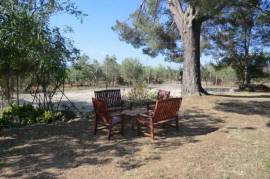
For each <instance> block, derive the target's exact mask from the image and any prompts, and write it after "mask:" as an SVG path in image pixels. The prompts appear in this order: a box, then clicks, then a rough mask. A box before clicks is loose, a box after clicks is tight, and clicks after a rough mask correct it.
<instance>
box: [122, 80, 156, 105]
mask: <svg viewBox="0 0 270 179" xmlns="http://www.w3.org/2000/svg"><path fill="white" fill-rule="evenodd" d="M155 98H156V92H151V91H150V90H149V89H148V88H146V86H145V85H143V84H137V85H136V86H134V87H133V88H132V89H131V90H130V92H129V93H128V94H127V99H128V100H130V101H132V104H134V105H140V104H144V103H146V102H148V101H151V100H152V99H155Z"/></svg>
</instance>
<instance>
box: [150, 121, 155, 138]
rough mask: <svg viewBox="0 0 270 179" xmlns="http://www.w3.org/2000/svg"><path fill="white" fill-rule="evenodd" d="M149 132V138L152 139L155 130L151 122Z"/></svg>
mask: <svg viewBox="0 0 270 179" xmlns="http://www.w3.org/2000/svg"><path fill="white" fill-rule="evenodd" d="M150 134H151V138H152V139H153V140H154V139H155V131H154V125H153V124H150Z"/></svg>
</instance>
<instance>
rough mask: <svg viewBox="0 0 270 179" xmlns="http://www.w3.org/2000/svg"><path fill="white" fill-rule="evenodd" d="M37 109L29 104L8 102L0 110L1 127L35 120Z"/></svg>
mask: <svg viewBox="0 0 270 179" xmlns="http://www.w3.org/2000/svg"><path fill="white" fill-rule="evenodd" d="M37 116H38V111H37V110H36V109H35V108H34V107H33V106H32V105H30V104H27V105H23V106H19V105H16V104H14V103H13V104H10V105H8V106H7V107H6V108H4V109H3V110H2V111H1V114H0V121H1V122H0V123H1V127H6V128H9V127H20V126H25V125H31V124H33V123H36V122H37Z"/></svg>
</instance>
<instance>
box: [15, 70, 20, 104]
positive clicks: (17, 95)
mask: <svg viewBox="0 0 270 179" xmlns="http://www.w3.org/2000/svg"><path fill="white" fill-rule="evenodd" d="M19 84H20V83H19V75H16V101H17V105H20V97H19V95H20V94H19V93H20V86H19Z"/></svg>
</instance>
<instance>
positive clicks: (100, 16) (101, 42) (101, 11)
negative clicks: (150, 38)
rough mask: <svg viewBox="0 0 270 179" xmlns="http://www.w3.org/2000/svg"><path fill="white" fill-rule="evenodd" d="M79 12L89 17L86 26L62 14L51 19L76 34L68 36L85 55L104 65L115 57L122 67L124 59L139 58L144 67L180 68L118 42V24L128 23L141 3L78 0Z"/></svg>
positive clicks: (85, 21) (114, 0) (137, 1)
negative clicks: (116, 23) (110, 57)
mask: <svg viewBox="0 0 270 179" xmlns="http://www.w3.org/2000/svg"><path fill="white" fill-rule="evenodd" d="M74 2H76V4H77V5H78V7H79V9H80V10H82V11H83V12H84V13H86V14H88V16H87V17H84V18H83V23H81V22H80V20H78V19H76V18H75V17H73V16H69V15H66V14H59V15H56V16H54V17H52V19H51V25H53V26H58V27H60V28H64V27H65V26H70V27H72V28H73V30H74V32H73V33H69V34H66V36H67V37H69V38H71V39H73V41H74V44H75V46H76V47H77V48H79V49H80V50H81V52H82V53H83V54H86V55H88V56H89V57H90V58H94V59H97V60H99V61H102V60H103V59H104V57H105V55H106V54H108V55H115V56H116V57H117V60H118V62H119V63H121V61H122V60H123V59H124V58H125V57H134V58H138V59H139V60H140V62H141V63H142V64H144V65H151V66H157V65H159V64H162V65H165V66H170V67H172V68H175V69H177V68H179V64H176V63H169V62H165V61H164V58H163V57H162V56H158V57H156V58H151V57H149V56H147V55H144V54H143V53H142V51H141V50H140V49H135V48H133V47H132V46H131V45H129V44H127V43H125V42H122V41H120V40H119V37H118V35H117V33H115V32H113V31H112V30H111V27H112V26H113V25H114V24H115V22H116V20H120V21H121V20H126V19H127V18H128V16H129V14H130V13H132V12H133V11H134V10H135V9H136V8H138V7H139V5H140V2H141V0H77V1H74Z"/></svg>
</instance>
